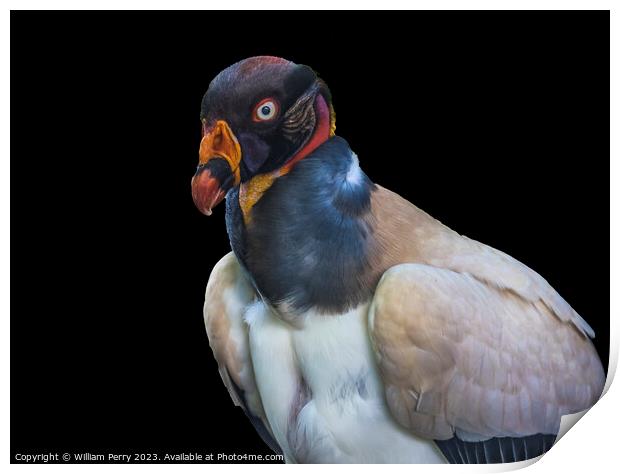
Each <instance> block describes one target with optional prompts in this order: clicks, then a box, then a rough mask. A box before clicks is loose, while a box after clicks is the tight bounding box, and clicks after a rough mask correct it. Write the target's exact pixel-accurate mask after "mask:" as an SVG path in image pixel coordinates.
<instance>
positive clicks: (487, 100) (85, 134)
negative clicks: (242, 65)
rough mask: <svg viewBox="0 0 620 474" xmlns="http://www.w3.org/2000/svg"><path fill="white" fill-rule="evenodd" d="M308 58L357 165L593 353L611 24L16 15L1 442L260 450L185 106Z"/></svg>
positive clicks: (390, 16) (549, 19)
mask: <svg viewBox="0 0 620 474" xmlns="http://www.w3.org/2000/svg"><path fill="white" fill-rule="evenodd" d="M258 54H271V55H277V56H283V57H286V58H288V59H291V60H293V61H295V62H298V63H303V64H308V65H310V66H312V67H313V68H314V69H315V70H316V71H318V73H319V75H320V76H321V77H322V78H323V79H324V80H325V81H326V82H327V83H328V84H329V86H330V88H331V91H332V93H333V97H334V105H335V108H336V112H337V117H338V120H337V126H338V130H337V133H338V134H339V135H340V136H342V137H344V138H346V139H347V140H348V141H349V143H350V145H351V147H352V148H353V150H354V151H355V152H356V153H357V154H358V155H359V157H360V160H361V163H362V166H363V168H364V170H365V171H366V173H367V174H368V175H369V176H370V177H371V178H372V179H373V180H374V181H375V182H377V183H380V184H382V185H384V186H386V187H388V188H390V189H392V190H394V191H397V192H398V193H400V194H401V195H403V196H405V197H406V198H407V199H409V200H410V201H412V202H413V203H415V204H416V205H417V206H419V207H421V208H422V209H424V210H426V211H427V212H429V213H430V214H431V215H433V216H434V217H436V218H438V219H440V220H441V221H442V222H444V223H445V224H447V225H448V226H450V227H452V228H453V229H455V230H456V231H458V232H460V233H462V234H465V235H467V236H469V237H471V238H474V239H477V240H480V241H482V242H484V243H486V244H489V245H491V246H493V247H496V248H498V249H500V250H503V251H505V252H507V253H508V254H510V255H512V256H514V257H515V258H517V259H519V260H521V261H522V262H524V263H525V264H527V265H528V266H530V267H532V268H534V269H535V270H536V271H538V272H539V273H540V274H541V275H542V276H543V277H545V278H546V279H547V280H548V281H549V282H550V283H551V284H552V285H553V286H554V287H555V288H556V289H557V290H558V291H559V292H560V294H562V295H563V296H564V297H565V298H566V299H567V300H568V301H569V302H570V303H571V304H572V305H573V307H574V308H575V309H576V310H577V311H578V312H579V313H580V314H581V315H582V316H583V317H584V318H585V319H586V320H587V321H589V323H590V324H591V325H592V326H593V327H594V329H595V330H596V332H597V337H596V340H595V343H596V346H597V349H598V350H599V353H600V354H601V358H602V359H603V360H604V361H605V363H606V361H607V357H608V344H609V303H608V302H609V293H608V288H609V280H608V275H609V266H608V261H609V260H608V257H609V240H608V236H609V220H608V216H609V207H608V206H609V174H608V173H609V167H608V165H609V161H608V159H609V158H608V157H609V15H608V13H607V12H598V13H595V12H588V13H577V12H575V13H557V12H556V13H550V12H540V13H535V14H532V13H510V12H502V13H476V12H467V13H434V12H424V13H402V12H396V13H378V12H369V13H350V12H349V13H337V12H336V13H330V14H325V13H294V14H292V13H269V12H264V13H250V12H248V13H237V14H232V13H211V12H200V13H198V12H186V13H180V12H175V13H171V12H160V13H137V12H128V13H123V14H119V13H110V12H108V13H97V12H91V13H75V12H73V13H71V12H69V13H61V12H55V13H27V12H17V13H15V12H13V13H12V15H11V84H12V88H11V146H12V148H11V153H12V159H11V187H12V196H11V242H12V248H11V251H12V255H11V257H12V258H11V300H12V315H11V410H12V411H11V448H12V452H13V453H17V452H22V453H23V452H34V451H37V450H39V449H47V450H60V451H69V452H71V451H72V450H73V451H79V450H85V451H86V450H90V451H91V452H94V451H97V450H116V451H119V452H120V451H125V452H132V451H137V452H149V451H155V450H168V451H173V450H177V451H185V452H188V451H190V450H200V451H202V452H205V451H206V452H208V451H212V452H227V453H232V452H235V453H244V452H247V453H268V452H269V451H268V449H267V448H266V447H265V446H264V445H263V444H262V442H261V441H260V439H259V438H258V436H257V435H256V434H255V433H254V430H253V428H252V427H251V425H250V423H249V422H248V421H247V420H246V419H245V417H244V415H243V413H242V411H241V410H240V409H238V408H236V407H234V406H233V403H232V402H231V400H230V398H229V396H228V393H227V392H226V389H225V388H224V386H223V384H222V383H221V381H220V378H219V375H218V373H217V370H216V365H215V363H214V360H213V358H212V355H211V351H210V349H209V346H208V341H207V337H206V334H205V330H204V326H203V321H202V303H203V297H204V288H205V285H206V282H207V279H208V276H209V273H210V271H211V268H212V267H213V265H214V264H215V263H216V262H217V260H218V259H219V258H220V257H221V256H222V255H224V254H225V253H226V252H227V251H228V250H229V245H228V239H227V236H226V233H225V228H224V220H223V213H224V209H223V206H221V207H219V208H217V209H216V210H215V212H214V215H213V216H211V217H210V218H207V217H204V216H202V215H201V214H200V213H199V212H198V211H197V210H196V209H195V208H194V206H193V204H192V199H191V195H190V186H189V184H190V178H191V176H192V174H193V172H194V169H195V166H196V164H197V156H198V145H199V140H200V123H199V108H200V100H201V98H202V95H203V93H204V92H205V90H206V88H207V87H208V85H209V82H210V81H211V79H212V78H213V77H214V76H215V75H216V74H217V73H218V72H219V71H220V70H222V69H223V68H225V67H226V66H228V65H230V64H232V63H233V62H236V61H238V60H240V59H243V58H245V57H248V56H253V55H258Z"/></svg>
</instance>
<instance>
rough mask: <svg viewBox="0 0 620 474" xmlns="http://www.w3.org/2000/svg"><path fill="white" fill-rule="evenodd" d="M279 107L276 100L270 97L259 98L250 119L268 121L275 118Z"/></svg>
mask: <svg viewBox="0 0 620 474" xmlns="http://www.w3.org/2000/svg"><path fill="white" fill-rule="evenodd" d="M279 109H280V107H279V106H278V101H277V100H276V99H274V98H272V97H267V98H266V99H263V100H261V101H260V102H259V103H258V104H256V107H254V112H252V120H254V121H255V122H269V121H271V120H273V119H274V118H276V116H277V115H278V111H279Z"/></svg>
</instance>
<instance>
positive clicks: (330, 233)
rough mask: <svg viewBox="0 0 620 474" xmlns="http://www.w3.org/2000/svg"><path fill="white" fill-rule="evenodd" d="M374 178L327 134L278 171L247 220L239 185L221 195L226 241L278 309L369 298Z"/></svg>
mask: <svg viewBox="0 0 620 474" xmlns="http://www.w3.org/2000/svg"><path fill="white" fill-rule="evenodd" d="M373 190H374V184H373V183H372V182H371V181H370V179H368V177H367V176H366V175H365V174H364V172H363V171H362V170H361V168H360V167H359V163H358V160H357V157H356V156H355V154H354V153H353V152H352V151H351V149H350V148H349V146H348V144H347V142H346V141H345V140H343V139H342V138H339V137H332V138H330V139H329V140H327V141H326V142H325V143H323V144H322V145H321V146H320V147H319V148H317V149H316V150H315V151H314V152H313V153H312V154H310V155H308V156H307V157H306V158H304V159H303V160H301V161H300V162H299V163H297V164H296V165H295V167H294V168H293V169H292V170H291V172H290V173H288V174H286V175H284V176H282V177H280V178H278V179H277V180H276V181H275V182H274V184H273V185H272V186H271V188H269V190H267V191H266V192H265V194H264V195H263V197H262V198H261V199H260V200H259V201H258V202H257V203H256V204H255V205H254V207H253V208H252V219H251V222H250V224H249V225H248V226H247V227H246V226H245V224H244V222H243V218H242V216H241V210H240V208H239V197H238V190H237V189H234V190H232V191H231V192H230V193H229V195H228V196H227V204H226V223H227V230H228V234H229V237H230V241H231V246H232V248H233V251H234V252H235V254H236V255H237V257H238V258H239V259H240V260H241V262H242V263H243V265H244V266H245V268H246V269H247V270H248V272H249V273H250V275H251V277H252V279H253V281H254V284H255V285H256V287H257V289H258V291H259V292H260V294H261V295H262V296H263V297H264V298H266V299H267V300H268V301H269V302H270V303H271V304H272V305H273V306H274V307H276V308H279V307H281V308H286V310H287V311H291V310H292V311H294V312H295V313H302V312H304V311H306V310H308V309H310V308H315V309H317V310H318V311H320V312H323V313H332V312H333V313H337V312H343V311H345V310H346V309H348V308H352V307H355V306H357V305H358V304H359V303H361V302H363V301H365V300H367V299H368V298H369V297H370V295H371V292H372V291H373V289H374V284H376V282H371V281H370V280H372V279H373V278H372V277H371V276H370V275H371V274H372V273H373V272H372V271H371V269H370V262H369V258H368V255H369V251H370V249H371V247H372V245H373V243H374V241H373V229H372V225H371V224H370V222H371V220H369V219H368V215H369V213H370V202H371V201H370V197H371V193H372V192H373Z"/></svg>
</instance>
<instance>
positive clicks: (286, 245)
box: [192, 56, 605, 463]
mask: <svg viewBox="0 0 620 474" xmlns="http://www.w3.org/2000/svg"><path fill="white" fill-rule="evenodd" d="M201 120H202V141H201V143H200V150H199V164H198V169H197V171H196V174H195V175H194V177H193V179H192V196H193V199H194V202H195V204H196V206H197V207H198V209H199V210H200V211H201V212H203V213H204V214H206V215H210V214H211V209H212V208H213V207H214V206H216V205H217V204H218V203H219V202H220V201H222V200H223V199H224V197H225V198H226V230H227V232H228V236H229V239H230V244H231V248H232V252H231V253H229V254H227V255H225V256H224V257H223V258H222V259H221V260H220V261H219V263H218V264H217V265H216V266H215V268H213V271H212V272H211V276H210V278H209V282H208V285H207V289H206V297H205V303H204V318H205V324H206V329H207V334H208V337H209V342H210V345H211V348H212V350H213V354H214V356H215V359H216V360H217V363H218V366H219V371H220V375H221V377H222V379H223V381H224V384H225V385H226V387H227V388H228V391H229V392H230V395H231V397H232V399H233V401H234V402H235V403H236V404H237V405H239V406H241V407H242V408H243V410H244V411H245V413H246V414H247V416H248V417H249V419H250V420H251V422H252V423H253V424H254V426H255V428H256V430H257V431H258V432H259V434H260V435H261V436H262V438H263V439H264V440H265V442H266V443H267V444H268V445H269V446H271V448H272V449H273V450H274V451H276V452H278V453H282V454H283V455H284V458H285V460H286V461H287V462H298V463H445V462H450V463H498V462H512V461H519V460H525V459H529V458H532V457H535V456H539V455H541V454H542V453H544V452H545V451H547V450H548V449H549V448H550V447H551V446H552V445H553V443H554V441H555V438H556V434H557V433H558V429H559V425H560V419H561V417H562V415H565V414H569V413H575V412H579V411H582V410H584V409H587V408H589V407H591V406H592V405H593V404H594V403H595V402H596V401H597V400H598V398H599V396H600V395H601V392H602V390H603V385H604V382H605V376H604V371H603V367H602V365H601V361H600V359H599V357H598V356H597V353H596V350H595V348H594V346H593V344H592V342H591V341H590V338H592V337H594V332H593V331H592V329H591V328H590V326H589V325H588V324H587V323H586V321H584V320H583V319H582V318H581V317H580V316H579V314H577V313H576V312H575V311H574V310H573V309H572V308H571V306H570V305H569V304H568V303H567V302H566V301H565V300H564V299H563V298H562V297H561V296H560V295H559V294H558V293H557V292H556V291H555V290H554V289H553V288H552V287H551V286H550V285H549V284H548V283H547V282H546V281H545V280H544V279H543V278H542V277H541V276H540V275H538V274H537V273H536V272H534V271H533V270H531V269H530V268H528V267H527V266H525V265H524V264H522V263H520V262H519V261H517V260H515V259H514V258H512V257H510V256H509V255H506V254H505V253H502V252H500V251H498V250H495V249H493V248H491V247H488V246H487V245H484V244H482V243H480V242H477V241H475V240H471V239H469V238H467V237H464V236H462V235H459V234H458V233H456V232H454V231H452V230H451V229H449V228H448V227H446V226H445V225H443V224H441V223H440V222H439V221H437V220H435V219H434V218H433V217H431V216H429V215H428V214H426V213H425V212H424V211H422V210H420V209H418V208H417V207H416V206H414V205H413V204H411V203H410V202H408V201H407V200H405V199H403V198H402V197H400V196H399V195H398V194H395V193H394V192H392V191H390V190H388V189H385V188H383V187H381V186H380V185H379V184H376V183H374V182H373V181H371V179H370V178H369V177H368V176H366V174H364V172H363V171H362V168H361V167H360V161H359V159H358V157H357V155H356V154H355V153H354V152H353V151H352V150H351V148H350V147H349V145H348V144H347V142H346V141H345V140H344V139H343V138H341V137H338V136H336V135H335V114H334V109H333V106H332V100H331V95H330V92H329V89H328V87H327V85H326V84H325V83H324V82H323V81H322V80H321V79H319V78H318V77H317V75H316V73H315V72H314V71H313V70H312V69H311V68H309V67H307V66H303V65H298V64H295V63H293V62H291V61H287V60H284V59H280V58H276V57H268V56H261V57H253V58H249V59H246V60H243V61H240V62H238V63H236V64H233V65H232V66H230V67H228V68H227V69H225V70H224V71H222V72H221V73H220V74H219V75H217V77H215V78H214V79H213V81H212V82H211V84H210V86H209V88H208V91H207V92H206V94H205V96H204V98H203V101H202V107H201ZM385 152H386V153H389V150H388V149H386V150H385ZM363 158H364V159H372V158H368V157H363ZM380 159H386V157H383V158H380Z"/></svg>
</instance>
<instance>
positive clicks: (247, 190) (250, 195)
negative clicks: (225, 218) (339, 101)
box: [239, 94, 335, 225]
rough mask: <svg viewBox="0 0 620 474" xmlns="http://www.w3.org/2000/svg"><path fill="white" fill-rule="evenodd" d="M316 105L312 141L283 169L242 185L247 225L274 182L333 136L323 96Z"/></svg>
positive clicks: (242, 207) (329, 114)
mask: <svg viewBox="0 0 620 474" xmlns="http://www.w3.org/2000/svg"><path fill="white" fill-rule="evenodd" d="M314 104H315V107H316V111H317V116H318V121H317V122H318V123H317V126H316V129H315V131H314V134H313V135H312V137H311V138H310V140H308V143H306V144H305V145H304V146H303V147H302V148H301V150H299V151H298V152H297V153H295V155H294V156H293V157H292V158H291V159H290V160H288V161H287V162H286V163H285V164H284V166H282V167H281V168H279V169H277V170H275V171H272V172H271V173H265V174H260V175H257V176H254V177H253V178H252V179H250V180H249V181H248V182H247V183H242V184H241V186H240V188H239V205H240V206H241V211H242V212H243V220H244V222H245V224H246V225H248V224H249V223H250V211H251V210H252V207H254V204H256V203H257V202H258V200H259V199H260V198H261V197H262V196H263V194H264V192H265V191H267V190H268V189H269V188H270V187H271V185H272V184H273V182H274V181H275V180H276V179H277V178H279V177H280V176H283V175H285V174H287V173H288V172H289V171H291V169H293V166H295V164H296V163H297V162H298V161H300V160H302V159H303V158H305V157H306V156H308V155H309V154H310V153H312V152H313V151H314V150H316V149H317V148H318V147H319V146H320V145H321V144H323V143H324V142H325V141H327V139H328V138H329V137H330V136H331V135H333V133H332V130H333V129H334V128H335V127H334V126H333V124H332V123H331V121H332V118H331V113H330V109H329V107H328V106H327V103H326V102H325V99H324V98H323V96H322V95H321V94H319V95H317V98H316V100H315V102H314Z"/></svg>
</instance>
